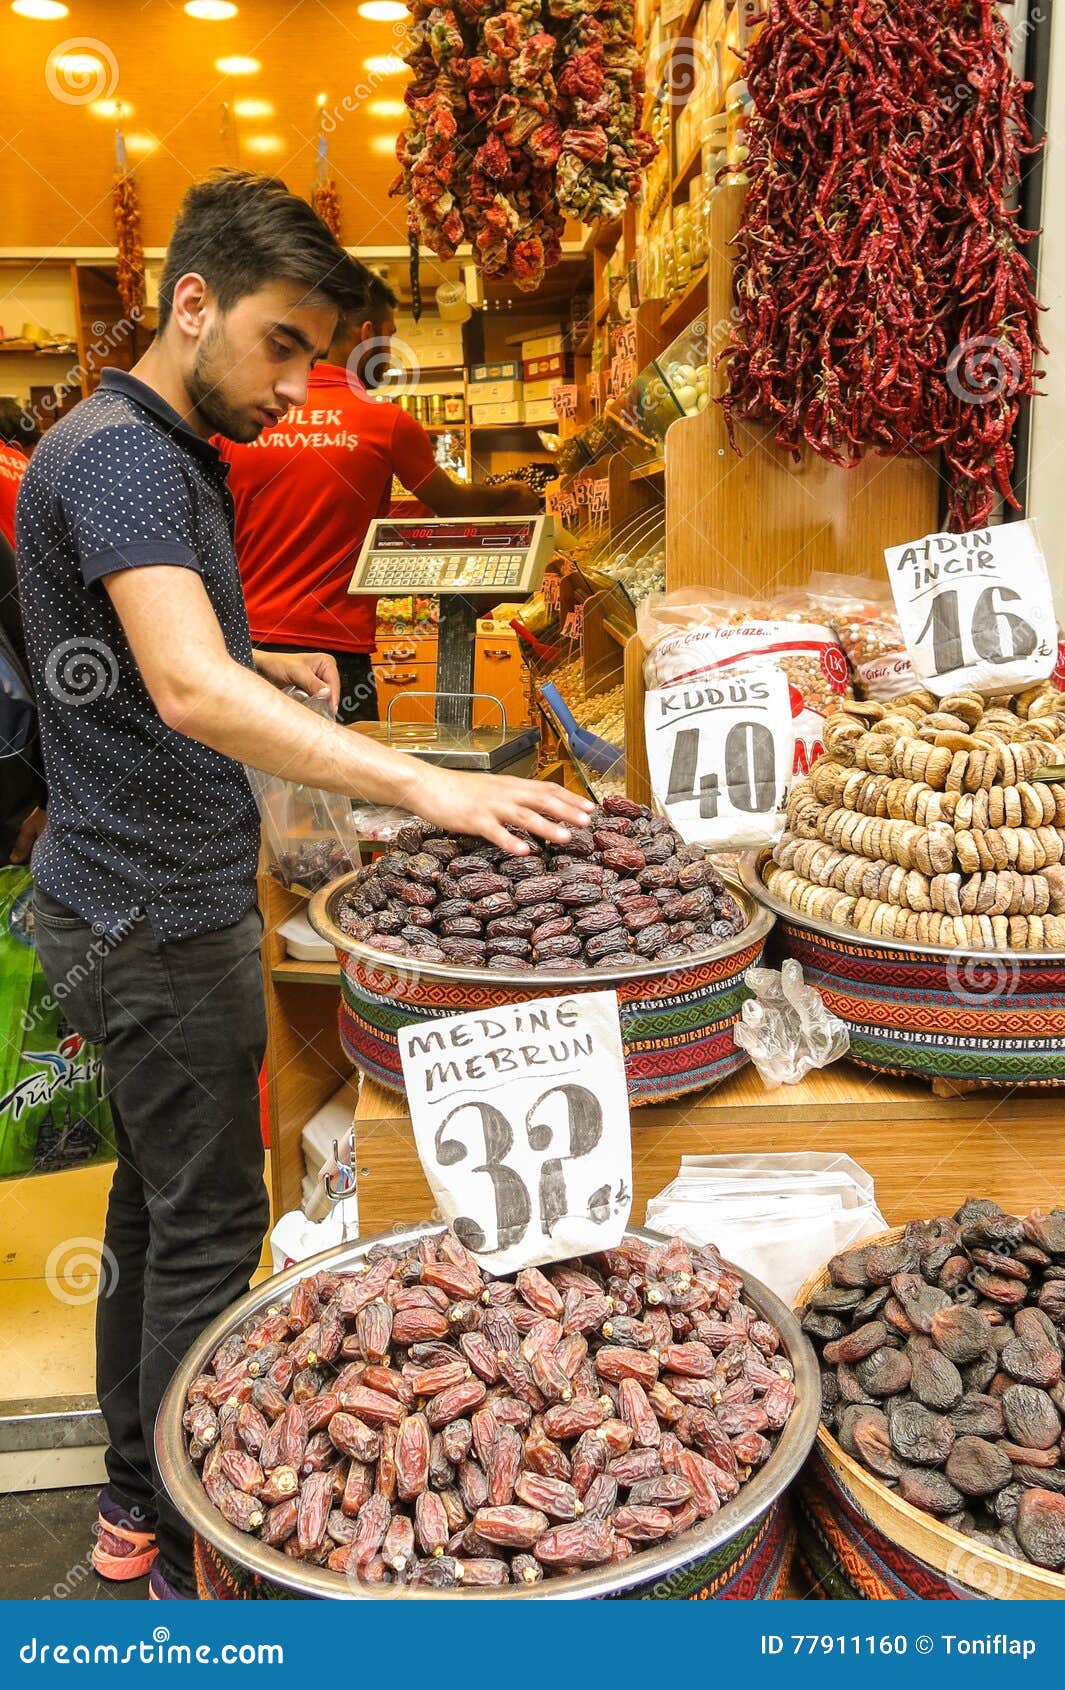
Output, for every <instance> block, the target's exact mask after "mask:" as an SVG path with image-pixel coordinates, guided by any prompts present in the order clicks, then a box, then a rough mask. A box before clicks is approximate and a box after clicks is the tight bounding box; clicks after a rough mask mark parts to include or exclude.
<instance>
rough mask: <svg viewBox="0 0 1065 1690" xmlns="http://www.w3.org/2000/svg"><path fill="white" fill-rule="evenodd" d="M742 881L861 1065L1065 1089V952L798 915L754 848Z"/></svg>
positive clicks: (926, 1077) (938, 1076)
mask: <svg viewBox="0 0 1065 1690" xmlns="http://www.w3.org/2000/svg"><path fill="white" fill-rule="evenodd" d="M742 879H743V883H744V886H745V887H746V888H747V890H748V891H749V892H750V893H751V895H752V896H753V897H756V898H758V899H759V900H760V901H761V902H762V903H764V904H765V905H766V907H767V908H768V909H771V910H773V911H774V913H775V914H776V917H777V933H778V936H779V945H780V948H781V949H782V950H783V952H784V954H785V955H786V956H791V957H794V958H795V959H796V961H797V962H800V963H801V964H802V967H803V973H804V975H805V977H806V982H807V984H808V985H810V986H815V987H816V988H817V990H818V991H819V992H820V994H821V996H822V998H823V999H824V1001H825V1006H826V1008H827V1009H830V1010H831V1011H832V1013H833V1015H838V1016H839V1018H840V1020H841V1021H843V1022H845V1023H846V1026H847V1029H848V1031H849V1032H850V1041H851V1042H850V1049H849V1051H848V1052H847V1054H848V1056H849V1058H850V1060H851V1061H853V1062H857V1063H860V1064H861V1066H862V1067H863V1068H872V1069H875V1070H876V1071H877V1072H878V1073H881V1074H900V1075H903V1076H906V1077H909V1078H915V1079H922V1080H947V1081H954V1082H956V1083H963V1084H969V1085H989V1086H1004V1085H1008V1086H1065V956H1062V955H1060V954H1059V953H1057V952H1042V951H1031V952H1027V951H1000V952H996V951H960V950H955V951H951V950H944V949H942V948H940V947H937V946H923V947H909V946H903V945H896V944H893V943H891V942H890V941H888V940H884V939H873V938H867V937H866V936H865V935H863V934H858V933H855V932H852V931H851V930H850V929H844V928H840V927H834V926H831V925H830V924H829V923H827V922H818V921H812V920H810V921H808V920H806V919H804V918H803V917H801V916H798V915H797V914H796V912H795V911H794V910H793V909H791V907H790V906H789V905H787V904H783V903H781V902H780V900H779V899H776V898H774V897H773V896H772V895H771V894H770V893H769V892H768V891H767V889H766V887H765V886H764V885H763V883H762V880H761V876H760V874H759V871H758V858H757V855H756V854H755V853H750V854H749V855H748V856H747V857H746V858H745V859H744V861H743V865H742Z"/></svg>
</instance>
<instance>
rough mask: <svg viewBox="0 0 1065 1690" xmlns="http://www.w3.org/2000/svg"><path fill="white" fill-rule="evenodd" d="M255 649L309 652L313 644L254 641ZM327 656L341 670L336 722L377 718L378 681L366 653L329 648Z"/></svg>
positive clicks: (314, 648) (370, 720)
mask: <svg viewBox="0 0 1065 1690" xmlns="http://www.w3.org/2000/svg"><path fill="white" fill-rule="evenodd" d="M256 649H257V650H258V651H312V650H318V649H319V648H318V647H315V646H293V645H266V644H264V643H263V642H262V641H261V640H259V641H256ZM328 655H329V656H330V657H331V658H333V660H334V662H335V663H336V666H337V669H338V670H339V671H340V705H339V708H338V710H337V721H338V722H343V723H344V724H345V725H347V724H348V723H350V722H376V721H377V683H376V682H375V680H374V676H373V669H372V667H371V664H370V657H369V653H368V652H365V651H331V652H329V653H328Z"/></svg>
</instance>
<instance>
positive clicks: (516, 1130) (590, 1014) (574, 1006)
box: [399, 992, 632, 1273]
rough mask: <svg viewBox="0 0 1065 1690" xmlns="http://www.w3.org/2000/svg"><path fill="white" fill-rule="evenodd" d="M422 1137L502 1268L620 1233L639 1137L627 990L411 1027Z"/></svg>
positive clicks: (478, 1239) (412, 1086) (483, 1255)
mask: <svg viewBox="0 0 1065 1690" xmlns="http://www.w3.org/2000/svg"><path fill="white" fill-rule="evenodd" d="M399 1041H400V1050H401V1053H402V1057H403V1078H404V1082H405V1085H406V1090H407V1101H408V1104H409V1107H410V1115H411V1122H412V1124H413V1127H414V1140H415V1143H416V1145H417V1147H418V1155H419V1156H420V1158H421V1163H422V1167H423V1168H424V1170H425V1174H426V1178H427V1179H428V1181H429V1184H430V1186H431V1187H432V1190H433V1196H434V1197H435V1199H436V1202H437V1204H438V1206H439V1208H440V1212H441V1214H442V1215H443V1216H444V1218H445V1220H446V1221H447V1223H448V1225H449V1226H451V1227H453V1228H454V1230H455V1232H456V1233H457V1235H458V1237H459V1238H460V1239H461V1240H462V1242H463V1244H465V1246H466V1248H467V1249H468V1250H472V1251H473V1253H474V1255H475V1256H476V1257H477V1258H478V1260H479V1261H480V1262H481V1263H482V1264H484V1265H485V1266H487V1267H489V1268H491V1270H492V1271H493V1272H494V1273H513V1272H514V1271H515V1270H516V1269H518V1268H523V1267H535V1266H536V1265H537V1264H538V1263H540V1262H555V1261H561V1260H563V1259H564V1258H565V1257H567V1256H579V1255H582V1254H583V1253H584V1252H586V1251H594V1250H608V1249H611V1248H613V1246H614V1245H615V1244H618V1243H620V1241H621V1237H622V1234H623V1233H624V1230H625V1226H626V1223H627V1221H628V1218H629V1211H630V1209H631V1207H632V1140H631V1135H630V1129H629V1099H628V1091H627V1089H626V1085H625V1059H624V1051H623V1047H622V1042H621V1021H620V1018H619V1015H618V1000H617V996H616V994H615V993H613V992H581V993H574V994H572V995H570V996H563V997H556V998H537V999H535V1001H533V1002H529V1003H516V1004H506V1005H503V1006H502V1007H500V1008H499V1009H492V1010H491V1011H483V1010H476V1011H473V1012H471V1013H470V1014H468V1015H452V1016H447V1017H446V1018H445V1019H443V1020H439V1021H433V1022H430V1023H424V1022H423V1023H421V1024H419V1025H415V1026H410V1027H402V1028H401V1029H400V1032H399Z"/></svg>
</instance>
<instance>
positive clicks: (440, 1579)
mask: <svg viewBox="0 0 1065 1690" xmlns="http://www.w3.org/2000/svg"><path fill="white" fill-rule="evenodd" d="M794 1401H795V1385H794V1373H793V1369H792V1366H791V1364H790V1362H789V1361H788V1360H787V1358H786V1357H785V1356H784V1355H782V1354H781V1341H780V1335H779V1333H778V1332H777V1331H776V1329H775V1328H774V1327H773V1326H772V1325H770V1323H769V1322H768V1321H766V1320H763V1319H762V1318H761V1316H760V1315H759V1314H758V1313H757V1311H756V1310H755V1309H753V1308H751V1307H750V1305H749V1304H748V1303H746V1302H745V1301H744V1300H743V1281H742V1279H741V1278H740V1276H739V1274H738V1273H737V1272H736V1270H735V1269H734V1268H731V1267H729V1266H727V1265H726V1264H725V1263H724V1262H723V1261H722V1260H721V1258H720V1256H719V1255H718V1254H717V1252H716V1250H714V1249H712V1248H707V1249H700V1250H695V1249H691V1250H690V1249H689V1248H688V1246H687V1245H685V1244H682V1243H681V1242H680V1241H679V1240H678V1239H672V1240H670V1241H669V1242H666V1243H663V1244H661V1245H654V1246H652V1245H651V1244H649V1243H647V1242H645V1241H642V1240H638V1239H633V1238H628V1239H626V1240H625V1241H624V1243H623V1244H622V1245H620V1246H619V1248H618V1249H616V1250H608V1251H605V1252H604V1253H603V1254H601V1255H599V1256H595V1257H593V1258H589V1259H587V1260H584V1259H582V1260H576V1261H570V1262H563V1263H560V1264H558V1265H556V1266H552V1267H551V1268H549V1269H548V1270H547V1271H546V1272H541V1271H540V1270H539V1269H537V1268H526V1269H524V1270H523V1271H522V1272H520V1273H519V1274H517V1276H516V1277H510V1276H508V1277H503V1278H498V1279H497V1278H493V1277H492V1276H491V1275H489V1274H486V1273H482V1271H481V1269H480V1268H479V1267H478V1265H477V1262H476V1261H475V1259H474V1258H473V1257H472V1256H471V1255H470V1254H469V1252H468V1251H467V1250H466V1249H465V1248H464V1247H463V1246H462V1245H461V1244H460V1243H459V1241H458V1240H457V1239H456V1238H455V1237H454V1235H453V1234H451V1233H443V1234H437V1235H435V1236H433V1237H427V1238H424V1239H422V1240H420V1241H419V1243H417V1244H416V1245H413V1246H410V1247H408V1248H406V1249H400V1248H398V1247H397V1248H395V1249H391V1248H389V1246H388V1245H381V1246H377V1247H375V1248H374V1249H373V1250H371V1251H370V1252H369V1255H368V1257H367V1260H366V1262H365V1263H364V1264H362V1266H361V1269H360V1271H358V1272H351V1273H332V1272H330V1271H328V1270H327V1269H323V1270H321V1271H319V1272H318V1273H316V1274H314V1275H313V1276H312V1277H309V1278H307V1279H304V1280H301V1281H300V1283H299V1284H298V1285H297V1286H296V1289H295V1290H294V1291H293V1293H292V1295H291V1297H290V1298H289V1299H288V1300H287V1301H286V1302H285V1303H284V1304H283V1305H281V1306H280V1307H276V1308H270V1309H268V1310H267V1312H266V1313H265V1314H264V1315H261V1316H258V1317H256V1318H255V1319H253V1320H251V1321H249V1322H247V1323H246V1324H245V1325H244V1326H243V1327H242V1328H241V1329H240V1330H239V1331H237V1332H234V1333H232V1334H231V1336H229V1337H227V1338H226V1339H225V1340H224V1341H223V1342H222V1344H221V1345H220V1346H219V1348H218V1349H217V1351H216V1352H215V1354H214V1357H213V1358H212V1362H211V1369H210V1371H209V1372H207V1373H204V1374H202V1375H201V1376H199V1377H198V1378H196V1379H195V1380H194V1381H193V1383H192V1385H191V1386H190V1388H189V1392H188V1406H187V1408H186V1409H185V1414H184V1425H185V1429H186V1432H187V1435H188V1439H189V1453H190V1455H191V1457H192V1459H193V1461H194V1462H195V1463H196V1464H197V1466H199V1467H200V1469H201V1475H202V1480H203V1486H204V1489H205V1491H206V1492H207V1495H208V1496H209V1498H210V1500H211V1502H212V1503H213V1504H214V1505H215V1507H216V1508H218V1510H219V1511H220V1513H221V1514H222V1515H223V1517H224V1518H225V1519H226V1520H227V1521H228V1522H229V1523H230V1524H231V1525H233V1526H236V1527H238V1528H239V1529H240V1530H241V1531H244V1532H249V1533H254V1534H256V1535H257V1536H258V1537H260V1538H261V1539H262V1541H263V1542H264V1543H266V1544H269V1545H271V1546H272V1547H274V1548H276V1549H280V1550H283V1552H284V1554H285V1555H287V1556H290V1557H293V1558H294V1559H296V1560H299V1561H308V1562H312V1563H314V1564H315V1565H318V1566H328V1567H331V1568H334V1569H335V1570H337V1571H338V1572H344V1573H346V1574H348V1576H349V1577H351V1578H352V1579H356V1580H358V1581H360V1582H365V1583H368V1584H371V1585H381V1584H395V1583H400V1584H407V1583H411V1582H414V1583H422V1584H425V1585H427V1586H430V1587H435V1588H443V1589H451V1588H457V1587H460V1586H478V1585H480V1586H484V1585H506V1584H511V1583H513V1584H531V1583H536V1582H538V1581H539V1580H540V1579H542V1578H544V1577H545V1575H550V1574H559V1573H566V1572H572V1571H576V1570H578V1569H581V1568H586V1567H593V1566H600V1565H603V1564H605V1563H608V1562H620V1561H624V1560H627V1559H628V1558H629V1557H630V1556H632V1555H633V1554H635V1553H637V1552H638V1551H639V1550H641V1549H643V1548H646V1547H647V1546H648V1545H651V1544H657V1543H660V1542H662V1541H664V1540H665V1539H667V1538H671V1537H675V1536H676V1535H677V1533H679V1532H683V1531H686V1530H687V1529H688V1528H689V1527H691V1526H693V1525H695V1524H696V1522H697V1521H699V1520H703V1519H706V1518H708V1517H709V1516H710V1515H712V1514H715V1513H716V1512H717V1510H718V1509H719V1508H720V1506H721V1504H722V1503H723V1502H726V1501H727V1500H728V1499H729V1498H730V1497H733V1496H735V1495H736V1494H737V1492H738V1491H739V1489H740V1486H741V1485H742V1484H743V1482H744V1481H745V1480H746V1479H748V1478H749V1477H750V1474H751V1472H752V1470H753V1469H754V1468H756V1467H760V1466H761V1465H762V1464H763V1463H764V1462H765V1461H767V1460H768V1459H769V1457H770V1456H771V1454H772V1453H773V1449H774V1446H775V1442H776V1439H777V1435H778V1434H779V1433H780V1431H781V1429H782V1428H783V1427H784V1426H785V1425H786V1423H787V1421H788V1418H789V1416H790V1414H791V1410H792V1407H793V1404H794Z"/></svg>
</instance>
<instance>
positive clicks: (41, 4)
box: [11, 0, 70, 23]
mask: <svg viewBox="0 0 1065 1690" xmlns="http://www.w3.org/2000/svg"><path fill="white" fill-rule="evenodd" d="M11 10H12V11H13V12H17V13H18V15H19V17H20V18H40V19H41V21H42V22H43V23H53V22H54V21H55V20H56V19H57V18H65V17H69V15H70V7H69V6H63V5H61V4H60V0H11Z"/></svg>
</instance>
